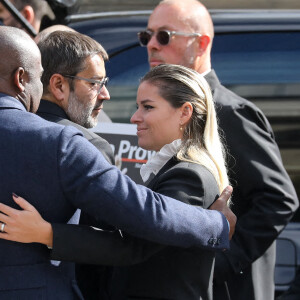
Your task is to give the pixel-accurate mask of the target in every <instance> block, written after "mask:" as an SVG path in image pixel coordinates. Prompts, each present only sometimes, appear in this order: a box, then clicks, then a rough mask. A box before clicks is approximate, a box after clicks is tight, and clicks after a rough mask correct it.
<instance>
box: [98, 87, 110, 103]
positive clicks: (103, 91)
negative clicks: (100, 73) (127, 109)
mask: <svg viewBox="0 0 300 300" xmlns="http://www.w3.org/2000/svg"><path fill="white" fill-rule="evenodd" d="M98 98H99V99H101V100H110V94H109V91H108V89H107V88H106V86H105V85H104V86H103V87H102V89H101V91H100V93H99V95H98Z"/></svg>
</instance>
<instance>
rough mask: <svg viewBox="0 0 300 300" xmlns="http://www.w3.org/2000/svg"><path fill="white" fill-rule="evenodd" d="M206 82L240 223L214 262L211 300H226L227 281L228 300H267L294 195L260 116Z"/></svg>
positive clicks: (270, 296)
mask: <svg viewBox="0 0 300 300" xmlns="http://www.w3.org/2000/svg"><path fill="white" fill-rule="evenodd" d="M205 78H206V79H207V81H208V83H209V84H210V87H211V89H212V93H213V98H214V102H215V105H216V111H217V115H218V118H219V125H220V127H221V129H222V130H223V134H224V137H225V140H226V144H227V148H228V150H229V163H228V167H229V176H230V180H231V183H232V185H233V187H234V193H233V197H232V202H233V206H232V210H233V212H234V213H235V214H236V215H237V218H238V221H237V225H236V229H235V234H234V236H233V238H232V240H231V242H230V251H227V252H222V253H221V252H220V253H217V256H216V266H215V278H216V279H217V283H216V284H215V285H214V292H215V298H214V299H215V300H223V299H226V297H225V296H224V295H225V289H224V283H223V282H224V281H227V283H228V287H229V291H230V294H231V299H232V300H241V299H243V300H244V299H257V300H271V299H273V297H274V296H273V295H274V264H275V242H274V241H275V239H276V237H277V236H278V234H279V233H280V232H281V231H282V229H283V228H284V226H285V225H286V224H287V222H288V221H289V220H290V219H291V217H292V215H293V212H294V211H295V210H296V209H297V207H298V199H297V195H296V192H295V190H294V187H293V184H292V182H291V180H290V178H289V176H288V174H287V173H286V171H285V169H284V167H283V164H282V160H281V156H280V153H279V149H278V146H277V144H276V142H275V139H274V134H273V131H272V129H271V126H270V124H269V122H268V120H267V119H266V117H265V116H264V114H263V113H262V112H261V111H260V110H259V109H258V108H257V107H256V106H255V105H254V104H253V103H251V102H249V101H247V100H245V99H243V98H241V97H239V96H237V95H236V94H234V93H232V92H231V91H229V90H228V89H226V88H225V87H224V86H222V85H221V84H220V82H219V80H218V78H217V76H216V74H215V72H214V71H211V72H210V73H209V74H208V75H206V76H205Z"/></svg>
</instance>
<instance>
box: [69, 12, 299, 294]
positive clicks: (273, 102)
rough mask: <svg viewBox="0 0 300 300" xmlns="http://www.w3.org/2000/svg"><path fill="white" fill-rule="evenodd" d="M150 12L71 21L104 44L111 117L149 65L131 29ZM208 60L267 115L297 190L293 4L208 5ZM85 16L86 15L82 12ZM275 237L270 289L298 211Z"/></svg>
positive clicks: (125, 108) (285, 265) (292, 249)
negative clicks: (227, 7) (210, 7)
mask: <svg viewBox="0 0 300 300" xmlns="http://www.w3.org/2000/svg"><path fill="white" fill-rule="evenodd" d="M149 14H150V12H148V11H139V12H131V13H130V12H127V13H126V12H123V13H122V14H120V13H115V14H114V13H109V14H108V13H103V14H97V15H95V17H96V18H95V19H92V20H85V21H78V20H79V19H80V16H74V17H70V18H69V21H70V24H71V26H72V27H73V28H74V29H76V30H78V31H80V32H82V33H85V34H87V35H89V36H91V37H93V38H94V39H96V40H97V41H99V42H100V43H101V44H102V45H103V46H104V48H105V49H106V50H107V51H108V53H109V56H110V60H109V62H108V63H107V65H106V67H107V74H108V76H109V77H110V79H111V80H110V84H109V90H110V94H111V99H112V101H109V102H107V103H105V111H106V113H107V114H108V115H109V117H110V118H111V119H112V120H113V121H114V122H125V123H128V122H129V119H130V116H131V115H132V114H133V113H134V111H135V107H136V105H135V96H136V91H137V86H138V82H139V78H140V77H142V76H143V75H144V74H145V73H146V72H147V70H148V69H149V66H148V62H147V53H146V49H145V48H142V47H140V45H139V43H138V40H137V32H138V31H140V30H143V29H145V28H146V26H147V19H148V17H149ZM211 15H212V18H213V22H214V26H215V38H214V44H213V51H212V66H213V68H214V69H215V70H216V72H217V74H218V76H219V78H220V80H221V82H222V83H223V84H224V85H225V86H227V87H228V88H229V89H231V90H233V91H234V92H236V93H237V94H239V95H240V96H242V97H245V98H246V99H248V100H250V101H252V102H254V103H255V104H256V105H257V106H258V107H260V108H261V109H262V111H263V112H264V113H265V115H266V116H267V118H268V119H269V121H270V123H271V125H272V127H273V130H274V133H275V137H276V140H277V143H278V145H279V148H280V151H281V155H282V159H283V163H284V165H285V168H286V170H287V171H288V173H289V175H290V177H291V178H292V180H293V183H294V185H295V188H296V190H297V193H298V195H299V196H300V10H293V11H284V10H274V11H270V10H268V11H263V10H234V11H233V10H213V11H211ZM86 16H87V15H86ZM293 221H294V223H290V224H289V225H288V226H287V228H286V229H285V230H284V231H283V233H282V234H281V236H280V239H279V240H278V243H277V245H278V246H277V250H278V253H277V265H276V274H275V281H276V290H277V293H279V291H281V290H285V289H286V288H287V287H288V286H289V284H290V282H291V281H292V280H293V278H294V274H295V269H296V266H297V265H299V264H300V259H297V257H299V258H300V255H299V254H300V226H299V225H300V223H298V222H300V215H299V214H296V215H295V217H294V219H293Z"/></svg>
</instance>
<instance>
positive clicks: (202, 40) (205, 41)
mask: <svg viewBox="0 0 300 300" xmlns="http://www.w3.org/2000/svg"><path fill="white" fill-rule="evenodd" d="M210 42H211V38H210V36H209V35H206V34H204V35H202V36H200V37H199V42H198V43H199V47H198V49H199V53H198V54H199V55H203V53H204V52H205V51H206V49H207V47H208V46H209V44H210Z"/></svg>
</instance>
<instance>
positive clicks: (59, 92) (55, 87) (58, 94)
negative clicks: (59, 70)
mask: <svg viewBox="0 0 300 300" xmlns="http://www.w3.org/2000/svg"><path fill="white" fill-rule="evenodd" d="M48 89H49V91H50V93H51V94H52V95H53V96H54V98H55V100H57V101H58V102H61V101H64V100H65V99H66V98H68V96H66V93H69V84H68V82H67V80H66V79H65V78H64V77H63V76H62V75H61V74H53V75H52V76H51V78H50V80H49V85H48Z"/></svg>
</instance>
